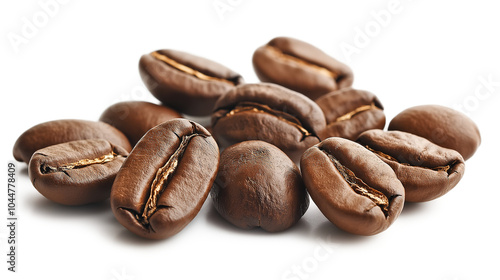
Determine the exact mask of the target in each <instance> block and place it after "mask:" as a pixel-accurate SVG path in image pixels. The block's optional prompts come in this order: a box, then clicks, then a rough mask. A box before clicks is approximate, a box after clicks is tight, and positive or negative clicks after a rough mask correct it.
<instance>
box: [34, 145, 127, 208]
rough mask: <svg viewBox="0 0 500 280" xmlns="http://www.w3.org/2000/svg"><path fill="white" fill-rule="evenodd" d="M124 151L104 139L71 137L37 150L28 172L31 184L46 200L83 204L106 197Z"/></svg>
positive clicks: (120, 163) (125, 155) (123, 158)
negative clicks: (76, 139) (64, 141)
mask: <svg viewBox="0 0 500 280" xmlns="http://www.w3.org/2000/svg"><path fill="white" fill-rule="evenodd" d="M127 155H128V152H127V151H125V150H124V149H123V148H122V147H119V146H114V145H113V144H111V143H110V142H108V141H107V140H104V139H91V140H78V141H71V142H66V143H61V144H57V145H53V146H49V147H45V148H43V149H40V150H38V151H36V152H35V153H34V154H33V156H32V158H31V160H30V162H29V168H28V172H29V177H30V179H31V182H32V183H33V186H34V187H35V188H36V189H37V190H38V192H40V193H41V194H42V195H43V196H45V197H46V198H48V199H49V200H51V201H54V202H57V203H60V204H64V205H84V204H89V203H95V202H99V201H103V200H105V199H107V198H109V194H110V192H111V186H112V185H113V181H114V179H115V176H116V174H117V173H118V170H119V169H120V167H121V166H122V164H123V162H124V161H125V159H126V157H127Z"/></svg>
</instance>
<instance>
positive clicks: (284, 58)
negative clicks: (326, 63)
mask: <svg viewBox="0 0 500 280" xmlns="http://www.w3.org/2000/svg"><path fill="white" fill-rule="evenodd" d="M266 48H267V49H268V50H269V51H271V53H272V54H273V55H275V56H276V57H277V58H278V59H280V60H282V61H284V62H287V63H289V64H295V65H299V66H305V67H309V68H310V69H312V70H314V71H316V72H318V73H320V74H321V75H324V76H327V77H329V78H332V79H336V78H337V77H338V76H339V75H338V74H337V73H335V72H332V71H330V70H328V69H326V68H324V67H321V66H318V65H315V64H312V63H310V62H307V61H305V60H303V59H300V58H298V57H295V56H292V55H289V54H285V53H283V52H282V51H281V50H280V49H278V48H276V47H273V46H266Z"/></svg>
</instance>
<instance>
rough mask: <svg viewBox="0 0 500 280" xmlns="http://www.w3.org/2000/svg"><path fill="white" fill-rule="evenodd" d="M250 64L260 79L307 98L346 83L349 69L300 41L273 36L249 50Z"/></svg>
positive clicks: (349, 84) (343, 85) (351, 76)
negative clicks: (251, 56) (251, 63)
mask: <svg viewBox="0 0 500 280" xmlns="http://www.w3.org/2000/svg"><path fill="white" fill-rule="evenodd" d="M253 67H254V70H255V73H256V74H257V76H258V77H259V79H260V80H261V81H262V82H269V83H275V84H279V85H282V86H284V87H287V88H289V89H292V90H295V91H298V92H300V93H303V94H305V95H306V96H308V97H309V98H311V99H313V100H314V99H316V98H319V97H320V96H321V95H323V94H326V93H328V92H331V91H334V90H337V89H341V88H344V87H349V86H351V85H352V82H353V73H352V70H351V69H350V68H349V67H348V66H347V65H345V64H343V63H342V62H340V61H338V60H336V59H334V58H333V57H331V56H329V55H328V54H326V53H324V52H323V51H322V50H320V49H318V48H317V47H315V46H313V45H311V44H309V43H306V42H304V41H301V40H298V39H294V38H289V37H277V38H274V39H272V40H271V41H270V42H269V43H267V44H266V45H264V46H262V47H260V48H258V49H257V50H256V51H255V52H254V54H253Z"/></svg>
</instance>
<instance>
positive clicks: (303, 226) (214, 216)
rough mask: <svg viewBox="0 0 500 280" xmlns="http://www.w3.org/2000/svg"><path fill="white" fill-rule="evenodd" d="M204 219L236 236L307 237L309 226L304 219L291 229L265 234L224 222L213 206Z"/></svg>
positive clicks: (263, 231) (260, 230) (260, 229)
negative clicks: (286, 235)
mask: <svg viewBox="0 0 500 280" xmlns="http://www.w3.org/2000/svg"><path fill="white" fill-rule="evenodd" d="M206 219H207V221H208V222H209V223H210V224H211V225H214V226H216V227H218V228H220V229H223V230H227V231H229V232H233V233H237V234H250V235H255V236H277V235H284V234H301V235H308V234H309V232H310V224H309V223H308V222H307V221H305V220H304V219H300V220H299V221H298V222H297V223H296V224H295V225H293V226H292V227H290V228H288V229H286V230H284V231H280V232H267V231H265V230H263V229H262V228H252V229H242V228H238V227H236V226H235V225H233V224H231V223H229V222H228V221H226V220H225V219H224V218H222V217H221V215H219V213H218V212H217V210H216V209H215V207H214V206H213V205H209V209H208V211H207V214H206Z"/></svg>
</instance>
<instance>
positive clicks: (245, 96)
mask: <svg viewBox="0 0 500 280" xmlns="http://www.w3.org/2000/svg"><path fill="white" fill-rule="evenodd" d="M325 125H326V123H325V117H324V115H323V112H322V111H321V109H320V108H319V107H318V105H317V104H316V103H314V102H313V101H312V100H310V99H308V98H307V97H305V96H303V95H302V94H299V93H297V92H294V91H292V90H289V89H286V88H284V87H281V86H279V85H274V84H268V83H261V84H245V85H241V86H238V87H236V88H234V89H233V90H230V91H229V92H228V93H227V94H225V95H224V96H222V97H221V98H220V99H219V100H218V101H217V103H216V105H215V109H214V114H213V115H212V131H213V134H214V137H215V138H216V140H217V142H218V143H219V145H220V146H221V147H228V146H230V145H232V144H235V143H238V142H242V141H246V140H262V141H265V142H268V143H271V144H273V145H275V146H277V147H278V148H280V149H281V150H283V151H284V152H285V153H286V154H287V155H288V156H289V157H290V158H292V160H294V161H298V159H300V156H301V155H302V153H303V152H304V151H305V150H306V149H307V148H309V147H310V146H312V145H314V144H317V143H318V142H319V137H318V133H319V132H320V131H321V130H323V129H324V127H325Z"/></svg>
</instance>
